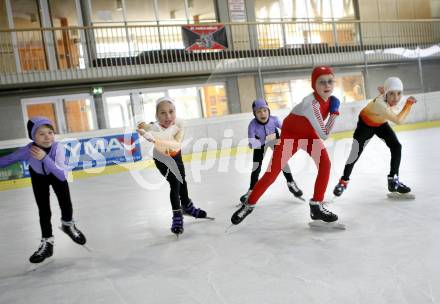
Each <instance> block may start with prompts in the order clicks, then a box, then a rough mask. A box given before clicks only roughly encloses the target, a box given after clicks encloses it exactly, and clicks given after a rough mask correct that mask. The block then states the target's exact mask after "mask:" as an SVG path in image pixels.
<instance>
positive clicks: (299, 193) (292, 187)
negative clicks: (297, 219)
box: [287, 181, 306, 202]
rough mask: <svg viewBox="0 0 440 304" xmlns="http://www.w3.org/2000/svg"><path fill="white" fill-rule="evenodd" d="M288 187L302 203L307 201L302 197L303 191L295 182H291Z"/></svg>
mask: <svg viewBox="0 0 440 304" xmlns="http://www.w3.org/2000/svg"><path fill="white" fill-rule="evenodd" d="M287 187H288V188H289V191H290V192H292V193H293V195H294V196H295V197H296V198H299V199H300V200H302V201H304V202H305V201H306V200H305V199H304V198H303V197H302V196H303V192H302V191H301V189H300V188H299V187H298V185H297V184H296V183H295V181H291V182H288V183H287Z"/></svg>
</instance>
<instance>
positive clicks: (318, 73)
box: [312, 66, 334, 91]
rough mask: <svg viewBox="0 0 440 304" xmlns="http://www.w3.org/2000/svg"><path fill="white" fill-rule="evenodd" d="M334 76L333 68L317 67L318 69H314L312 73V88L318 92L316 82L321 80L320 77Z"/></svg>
mask: <svg viewBox="0 0 440 304" xmlns="http://www.w3.org/2000/svg"><path fill="white" fill-rule="evenodd" d="M329 74H331V75H334V73H333V70H332V68H331V67H328V66H317V67H316V68H314V69H313V72H312V88H313V90H314V91H316V87H315V85H316V80H317V79H318V78H319V76H322V75H329Z"/></svg>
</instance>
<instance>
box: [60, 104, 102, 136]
mask: <svg viewBox="0 0 440 304" xmlns="http://www.w3.org/2000/svg"><path fill="white" fill-rule="evenodd" d="M63 102H64V113H65V114H64V115H65V118H66V125H67V132H68V133H70V132H84V131H91V130H94V129H95V124H94V121H93V109H92V102H91V98H79V99H70V98H69V99H63Z"/></svg>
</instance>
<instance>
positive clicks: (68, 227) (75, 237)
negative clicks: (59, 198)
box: [61, 220, 86, 245]
mask: <svg viewBox="0 0 440 304" xmlns="http://www.w3.org/2000/svg"><path fill="white" fill-rule="evenodd" d="M61 230H62V231H63V232H64V233H65V234H67V235H68V236H70V238H71V239H72V241H74V242H75V243H77V244H79V245H84V244H85V243H86V237H85V236H84V234H83V233H82V232H81V231H80V230H79V229H78V228H76V226H75V223H74V221H73V220H72V221H69V222H66V221H63V220H61Z"/></svg>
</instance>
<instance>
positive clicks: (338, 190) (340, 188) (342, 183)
mask: <svg viewBox="0 0 440 304" xmlns="http://www.w3.org/2000/svg"><path fill="white" fill-rule="evenodd" d="M347 185H348V181H346V180H343V179H342V178H341V179H340V180H339V182H338V184H337V185H336V186H335V189H334V190H333V194H334V195H335V196H336V197H339V196H341V195H342V193H344V191H345V190H346V189H347Z"/></svg>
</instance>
